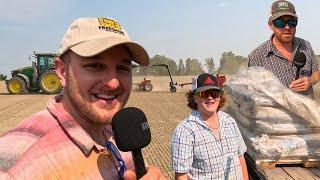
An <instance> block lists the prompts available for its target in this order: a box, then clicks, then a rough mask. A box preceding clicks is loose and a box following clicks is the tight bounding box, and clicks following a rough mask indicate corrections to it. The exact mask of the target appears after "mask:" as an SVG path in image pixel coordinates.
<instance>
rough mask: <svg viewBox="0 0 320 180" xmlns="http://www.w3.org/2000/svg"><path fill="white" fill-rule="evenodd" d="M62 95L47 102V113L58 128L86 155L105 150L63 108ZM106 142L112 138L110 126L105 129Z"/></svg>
mask: <svg viewBox="0 0 320 180" xmlns="http://www.w3.org/2000/svg"><path fill="white" fill-rule="evenodd" d="M62 98H63V96H62V95H58V96H56V97H54V98H52V99H50V100H49V101H48V104H47V109H48V111H49V112H50V113H51V114H52V115H53V116H54V117H55V118H56V119H57V121H58V123H59V124H60V126H61V127H62V128H63V130H64V131H65V133H66V134H68V136H69V137H70V138H71V139H72V141H73V142H74V143H75V144H76V145H77V146H78V147H79V148H80V149H81V150H82V151H83V152H84V153H85V154H86V155H88V154H89V153H90V152H91V150H92V148H94V147H95V148H96V149H97V150H99V151H102V150H105V149H106V148H105V147H103V146H101V145H99V144H98V143H96V142H95V141H94V140H93V139H92V138H91V136H90V135H89V134H88V133H87V132H86V131H85V130H84V129H83V128H82V127H81V126H80V125H79V123H78V122H77V121H76V120H75V119H74V118H73V117H72V116H71V115H70V114H69V113H68V112H67V111H65V109H64V108H63V104H62ZM105 136H106V140H109V139H110V138H111V136H112V129H111V126H110V125H107V126H106V129H105Z"/></svg>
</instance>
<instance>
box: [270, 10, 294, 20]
mask: <svg viewBox="0 0 320 180" xmlns="http://www.w3.org/2000/svg"><path fill="white" fill-rule="evenodd" d="M281 16H293V17H295V18H298V16H297V15H296V14H294V13H291V12H280V13H276V14H274V15H272V16H271V17H270V20H271V21H273V20H275V19H278V18H279V17H281Z"/></svg>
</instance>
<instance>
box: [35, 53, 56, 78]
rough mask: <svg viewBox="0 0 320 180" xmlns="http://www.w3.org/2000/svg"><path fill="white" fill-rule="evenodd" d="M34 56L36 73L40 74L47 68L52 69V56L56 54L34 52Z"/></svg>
mask: <svg viewBox="0 0 320 180" xmlns="http://www.w3.org/2000/svg"><path fill="white" fill-rule="evenodd" d="M34 55H35V58H36V59H37V63H36V65H37V70H38V73H40V74H42V73H43V72H46V71H48V70H51V69H54V58H55V57H57V56H58V55H57V54H49V53H47V54H37V53H35V54H34Z"/></svg>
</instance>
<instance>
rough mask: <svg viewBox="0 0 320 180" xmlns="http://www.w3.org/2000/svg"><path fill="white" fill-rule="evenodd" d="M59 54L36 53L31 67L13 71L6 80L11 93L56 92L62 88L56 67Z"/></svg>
mask: <svg viewBox="0 0 320 180" xmlns="http://www.w3.org/2000/svg"><path fill="white" fill-rule="evenodd" d="M57 56H58V55H57V54H52V53H34V58H35V60H36V61H33V62H32V66H31V67H23V68H19V69H15V70H13V71H11V75H12V78H11V79H9V80H7V81H6V84H7V89H8V91H9V93H10V94H23V93H31V92H39V91H40V90H41V91H42V92H44V93H45V94H56V93H59V92H60V91H61V89H62V86H61V84H60V81H59V78H58V76H57V75H56V72H55V68H54V59H55V57H57Z"/></svg>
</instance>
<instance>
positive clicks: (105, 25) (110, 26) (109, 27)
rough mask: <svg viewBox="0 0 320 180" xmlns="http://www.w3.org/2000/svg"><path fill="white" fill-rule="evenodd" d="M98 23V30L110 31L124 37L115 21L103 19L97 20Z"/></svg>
mask: <svg viewBox="0 0 320 180" xmlns="http://www.w3.org/2000/svg"><path fill="white" fill-rule="evenodd" d="M98 21H99V27H98V28H99V29H100V30H105V31H110V32H114V33H118V34H121V35H124V32H123V31H122V28H121V25H120V23H118V22H117V21H115V20H113V19H109V18H104V17H100V18H98Z"/></svg>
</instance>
